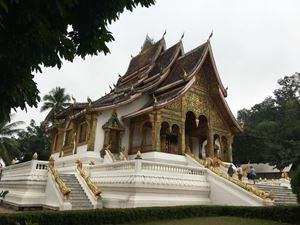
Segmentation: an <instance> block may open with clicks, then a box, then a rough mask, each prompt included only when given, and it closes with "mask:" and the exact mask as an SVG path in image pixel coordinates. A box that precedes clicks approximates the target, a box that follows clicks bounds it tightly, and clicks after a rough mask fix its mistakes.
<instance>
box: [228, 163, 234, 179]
mask: <svg viewBox="0 0 300 225" xmlns="http://www.w3.org/2000/svg"><path fill="white" fill-rule="evenodd" d="M227 174H228V176H230V177H232V176H233V174H234V170H233V168H232V164H230V166H229V167H228V170H227Z"/></svg>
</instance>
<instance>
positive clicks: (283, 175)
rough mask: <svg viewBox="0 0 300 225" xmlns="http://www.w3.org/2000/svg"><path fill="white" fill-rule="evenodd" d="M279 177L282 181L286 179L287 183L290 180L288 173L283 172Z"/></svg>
mask: <svg viewBox="0 0 300 225" xmlns="http://www.w3.org/2000/svg"><path fill="white" fill-rule="evenodd" d="M281 177H282V178H284V179H286V180H288V181H290V180H291V178H290V177H289V174H288V172H283V173H282V174H281Z"/></svg>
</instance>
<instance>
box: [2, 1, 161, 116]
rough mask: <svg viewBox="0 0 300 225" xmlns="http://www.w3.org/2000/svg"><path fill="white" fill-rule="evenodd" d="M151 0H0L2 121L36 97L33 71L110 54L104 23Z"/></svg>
mask: <svg viewBox="0 0 300 225" xmlns="http://www.w3.org/2000/svg"><path fill="white" fill-rule="evenodd" d="M154 2H155V0H122V1H112V0H102V1H98V0H90V1H83V0H53V1H33V0H26V1H13V0H0V68H1V74H0V79H1V83H0V121H4V120H8V119H9V113H10V110H11V109H16V108H17V107H20V108H21V109H26V106H27V105H28V106H30V107H32V106H35V107H37V103H38V102H39V101H40V97H39V91H38V89H37V86H36V83H35V82H34V81H33V77H34V75H33V72H34V71H35V72H42V66H45V67H56V66H57V67H58V68H60V67H61V66H62V60H63V59H64V60H68V61H73V59H74V57H75V56H80V57H82V58H84V57H85V56H86V55H97V54H98V53H100V52H103V53H104V54H107V53H109V49H108V47H107V43H109V42H111V41H113V40H114V38H113V36H112V33H111V32H110V31H109V30H108V29H107V26H108V24H111V23H112V22H113V21H116V20H117V19H119V16H120V14H121V13H122V12H123V11H124V10H125V9H127V10H130V11H132V10H133V8H135V7H136V6H138V5H141V6H142V7H149V6H151V5H152V4H154Z"/></svg>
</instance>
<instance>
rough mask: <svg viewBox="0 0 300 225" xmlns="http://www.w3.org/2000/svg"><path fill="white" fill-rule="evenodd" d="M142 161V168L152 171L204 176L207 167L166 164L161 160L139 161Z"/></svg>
mask: <svg viewBox="0 0 300 225" xmlns="http://www.w3.org/2000/svg"><path fill="white" fill-rule="evenodd" d="M139 162H140V163H141V170H144V171H151V172H160V173H177V174H187V175H196V176H204V175H205V169H202V168H195V167H189V166H181V165H173V164H165V163H159V162H150V161H144V160H140V161H137V163H139Z"/></svg>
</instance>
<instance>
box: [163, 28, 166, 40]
mask: <svg viewBox="0 0 300 225" xmlns="http://www.w3.org/2000/svg"><path fill="white" fill-rule="evenodd" d="M166 33H167V29H165V32H164V34H163V36H162V37H163V38H164V37H165V35H166Z"/></svg>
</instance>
